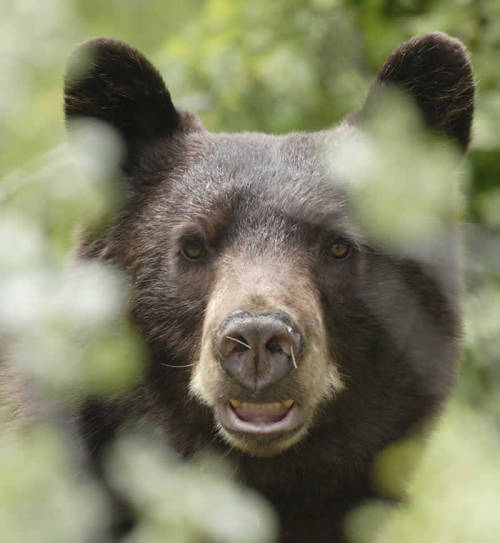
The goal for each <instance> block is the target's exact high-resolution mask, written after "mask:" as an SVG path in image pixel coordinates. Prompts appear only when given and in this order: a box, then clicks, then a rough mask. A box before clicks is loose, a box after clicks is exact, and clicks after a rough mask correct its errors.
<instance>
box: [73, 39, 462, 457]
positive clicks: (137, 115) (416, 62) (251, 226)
mask: <svg viewBox="0 0 500 543" xmlns="http://www.w3.org/2000/svg"><path fill="white" fill-rule="evenodd" d="M83 49H84V53H85V54H84V55H83V56H84V57H86V58H92V59H93V64H92V69H91V70H90V72H87V73H84V74H83V75H82V72H81V70H80V71H79V72H77V73H78V76H77V77H74V76H73V75H72V72H71V71H70V77H68V80H67V86H66V112H67V115H68V118H70V119H72V118H75V117H94V118H98V119H100V120H103V121H105V122H108V123H110V124H111V125H112V126H113V127H114V128H115V129H116V130H117V131H118V133H119V134H120V135H121V137H122V138H123V140H124V142H125V149H126V154H125V158H124V162H123V171H124V174H125V177H126V180H127V198H126V201H125V204H124V206H123V209H122V211H121V214H120V215H119V217H118V218H117V220H116V221H115V223H114V224H113V225H112V227H110V228H109V231H108V232H107V233H106V235H105V236H104V237H103V239H102V240H101V242H100V243H99V244H98V247H99V250H97V251H96V250H95V249H93V248H92V247H93V245H92V244H90V243H89V244H88V246H87V247H86V245H85V242H84V243H83V245H82V248H81V252H82V254H87V255H90V254H92V253H93V254H94V255H95V256H98V257H100V258H106V259H110V260H112V261H114V262H115V263H117V264H119V265H120V266H121V267H123V268H124V269H125V270H126V271H127V272H128V274H129V276H130V277H131V279H132V289H133V300H132V313H133V316H134V319H135V321H136V322H137V323H138V324H139V326H140V328H141V330H142V331H143V333H144V336H145V339H146V341H147V343H148V345H149V346H150V348H151V352H152V357H151V364H152V367H151V369H150V378H151V379H153V380H154V381H155V386H156V390H157V391H158V396H159V397H160V403H161V401H162V399H161V396H162V390H165V391H167V390H168V389H169V387H168V386H167V384H166V383H167V382H168V381H172V380H175V381H176V382H178V383H179V387H177V391H178V390H179V389H181V390H183V391H184V399H183V400H182V401H188V402H189V401H195V402H197V403H199V404H200V405H201V406H205V408H206V407H208V409H209V412H210V413H211V415H212V417H213V421H214V426H215V427H216V428H217V429H218V431H219V432H220V434H221V435H222V436H223V438H224V439H225V440H226V441H227V442H228V443H229V444H230V445H231V446H234V447H236V448H238V449H241V450H243V451H245V452H247V453H250V454H252V455H257V456H272V455H275V454H278V453H280V452H282V451H284V450H285V449H287V448H290V447H291V446H292V445H293V444H295V443H296V442H298V441H300V440H302V439H303V438H304V437H305V436H306V435H307V434H308V432H309V431H310V430H311V429H312V428H314V427H315V426H316V425H317V424H318V420H319V421H321V420H323V422H324V420H326V419H328V420H331V421H333V422H332V424H338V425H341V424H346V425H348V424H351V422H349V421H350V420H352V421H354V420H356V416H358V415H359V414H360V413H365V415H364V419H365V420H367V421H368V420H369V419H370V417H371V416H375V415H372V414H371V413H374V414H376V413H377V412H378V411H377V410H379V409H380V408H379V405H380V404H384V401H383V399H384V398H386V400H387V402H388V403H390V405H389V406H384V409H389V410H393V411H394V414H393V415H392V416H393V418H394V419H396V418H397V417H398V416H399V414H398V413H397V411H398V409H399V408H400V407H402V406H403V405H404V402H405V401H406V398H405V394H406V395H412V394H414V395H419V394H420V395H421V396H422V397H428V398H431V397H433V398H438V399H439V397H440V396H442V395H444V389H446V388H447V386H448V384H449V382H450V381H451V380H452V376H453V367H454V364H455V361H456V358H457V346H456V333H457V327H458V317H457V310H456V307H455V305H454V303H453V300H452V299H450V296H449V293H446V292H444V293H443V291H442V288H441V287H440V285H439V284H437V283H436V281H434V280H433V279H432V277H429V276H428V275H427V274H426V272H425V270H424V269H422V268H421V267H420V266H419V265H418V263H415V262H406V261H403V260H401V259H398V258H396V257H395V256H394V255H388V254H385V253H384V252H383V251H381V250H380V249H379V248H378V247H376V246H374V244H373V243H372V242H371V241H370V239H369V236H367V235H366V233H365V234H363V233H362V232H361V230H360V228H359V227H358V226H357V225H356V224H355V222H354V220H353V217H352V216H351V215H352V214H351V210H350V208H349V203H348V198H347V195H346V194H345V193H344V192H343V190H342V189H341V188H340V185H339V184H337V183H336V182H335V179H332V177H331V175H327V174H326V168H325V164H324V155H325V148H329V147H332V146H333V147H335V146H336V145H337V144H339V143H342V142H344V141H345V140H346V139H349V138H351V139H356V133H357V128H356V127H355V126H354V120H352V121H351V122H347V123H343V124H341V125H340V126H339V127H338V128H337V129H335V130H333V131H328V132H319V133H315V134H290V135H285V136H269V135H264V134H233V135H228V134H210V133H207V132H206V131H204V130H203V129H202V128H201V127H200V125H199V123H198V122H197V121H196V120H195V119H193V118H192V117H191V116H190V115H188V114H185V113H182V112H179V111H178V110H176V109H175V108H174V106H173V105H172V103H171V101H170V96H169V94H168V91H167V90H166V89H165V87H164V84H163V81H162V80H161V78H160V76H159V75H158V73H157V72H156V71H155V70H154V68H153V67H152V66H151V65H150V64H149V63H148V62H147V61H146V60H145V59H144V58H143V57H142V56H141V55H140V54H139V53H137V52H136V51H134V50H132V49H130V48H129V47H128V46H126V45H124V44H122V43H120V42H116V41H113V40H94V41H91V42H89V43H88V44H86V45H84V46H83ZM398 51H399V52H398ZM398 51H396V53H394V54H393V56H392V57H390V59H389V60H388V62H387V63H386V65H385V66H384V68H383V69H382V70H381V72H380V74H379V80H378V85H380V84H381V83H382V82H385V81H392V82H395V83H397V84H398V85H399V86H401V87H402V88H404V89H406V90H408V92H410V94H411V96H412V97H413V98H414V99H415V101H416V103H417V105H418V106H419V107H420V109H421V111H422V113H423V116H424V118H425V120H426V121H427V123H428V125H429V126H430V128H433V129H436V130H438V131H440V132H442V133H443V134H445V135H446V136H448V137H449V138H451V139H454V140H455V141H457V142H458V143H459V144H460V145H462V147H463V148H465V147H466V146H467V143H468V138H469V130H470V120H471V115H472V95H473V94H472V93H473V85H472V79H471V74H470V68H469V65H468V62H467V60H466V57H465V54H464V50H463V48H462V46H461V45H460V44H459V43H458V42H456V41H455V40H452V39H450V38H447V37H445V36H443V35H440V34H432V35H429V36H424V37H422V38H419V39H416V40H413V42H408V43H407V44H404V45H403V46H401V48H400V50H398ZM429 52H430V53H432V54H430V53H429ZM436 53H438V54H437V55H436ZM394 55H396V57H394ZM412 55H413V56H412ZM77 58H78V57H77ZM395 58H396V60H398V61H399V62H396V61H395ZM401 59H403V60H404V62H403V61H402V60H401ZM436 63H437V64H439V66H441V67H442V68H443V67H446V70H445V69H443V74H444V75H443V77H442V78H439V77H436V73H437V72H436ZM395 67H397V69H396V68H395ZM424 68H426V69H424ZM431 74H432V75H431ZM450 74H453V75H452V76H451V75H450ZM431 77H432V78H433V81H434V85H433V86H432V87H429V78H431ZM436 82H437V83H436ZM117 89H118V90H117ZM453 89H454V90H453ZM452 90H453V92H452ZM446 93H448V96H449V101H448V102H447V103H446V104H444V106H443V101H442V96H444V95H446ZM374 95H376V86H375V89H374V92H372V94H371V95H370V99H369V100H368V104H369V103H370V101H371V100H372V101H373V100H374V99H375V98H374V97H373V96H374ZM438 106H439V107H438ZM439 108H441V111H439ZM449 250H450V253H453V252H454V246H453V244H451V246H450V247H449ZM451 260H453V259H452V258H451ZM450 274H451V277H450V283H451V284H452V285H454V284H455V283H456V277H454V276H455V275H456V269H455V268H454V267H453V266H452V268H451V269H450ZM453 290H454V286H451V287H450V291H453ZM423 322H425V323H426V324H425V325H424V324H423ZM429 323H430V324H429ZM424 328H425V330H424ZM424 332H425V341H424V340H423V337H424ZM435 365H439V367H440V369H439V370H438V371H436V373H435V376H434V378H433V383H432V385H431V386H428V385H426V384H424V379H422V377H421V374H422V372H423V373H425V371H426V369H427V368H431V367H434V366H435ZM163 386H164V388H163V389H162V387H163ZM165 394H167V393H166V392H165ZM187 397H189V398H191V399H190V400H186V398H187ZM179 398H182V394H180V395H179ZM179 398H177V401H181V400H180V399H179ZM165 403H166V404H167V403H168V398H165ZM188 420H189V419H187V424H189V422H188Z"/></svg>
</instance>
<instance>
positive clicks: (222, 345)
mask: <svg viewBox="0 0 500 543" xmlns="http://www.w3.org/2000/svg"><path fill="white" fill-rule="evenodd" d="M302 343H303V340H302V335H301V333H300V332H299V330H298V327H297V325H296V324H295V322H294V321H293V319H292V317H291V316H290V315H289V314H288V313H285V312H284V311H280V310H266V311H245V310H237V311H233V312H232V313H230V314H229V315H227V317H226V318H225V319H224V322H223V323H222V325H221V327H220V328H219V330H218V331H217V332H216V334H215V335H214V350H215V352H216V354H217V357H218V359H219V362H220V364H221V366H222V367H223V368H224V370H225V371H226V373H227V374H228V375H229V376H230V377H232V378H233V379H234V380H235V381H236V382H237V383H238V384H240V385H241V386H243V387H244V388H246V389H248V390H251V391H252V392H261V391H262V390H264V389H266V388H268V387H271V386H272V385H274V384H276V383H278V382H279V381H281V380H282V379H283V378H284V377H285V376H286V375H288V373H289V372H290V371H291V370H292V369H293V368H296V367H297V365H298V363H299V361H300V355H301V353H302Z"/></svg>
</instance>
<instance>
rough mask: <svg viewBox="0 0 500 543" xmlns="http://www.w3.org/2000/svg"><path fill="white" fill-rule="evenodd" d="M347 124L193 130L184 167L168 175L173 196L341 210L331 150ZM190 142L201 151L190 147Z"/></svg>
mask: <svg viewBox="0 0 500 543" xmlns="http://www.w3.org/2000/svg"><path fill="white" fill-rule="evenodd" d="M345 133H346V129H345V128H344V127H343V126H340V127H338V128H337V129H335V130H329V131H323V132H313V133H305V132H298V133H291V134H285V135H269V134H261V133H239V134H210V133H205V134H202V135H194V136H193V141H192V142H191V143H190V141H189V139H188V141H187V149H188V153H187V156H186V160H185V161H184V163H183V164H182V172H181V173H180V174H177V175H174V176H173V177H172V178H171V179H170V180H168V181H167V183H168V184H169V185H170V186H169V193H170V198H172V199H178V200H179V201H183V202H189V201H193V200H194V201H198V200H200V199H203V200H204V207H205V208H206V209H208V207H209V204H210V201H212V200H218V199H220V198H223V199H229V200H232V202H235V201H236V200H238V201H241V200H242V199H253V200H256V201H257V202H260V203H263V202H268V203H278V204H279V207H286V206H287V205H288V206H289V207H290V206H291V207H296V206H304V207H312V208H313V209H315V210H319V209H322V210H324V211H325V212H326V213H331V212H334V211H337V210H338V209H339V208H340V207H342V205H343V202H344V200H345V198H344V197H343V190H342V187H341V183H340V182H339V179H336V178H335V175H332V169H331V167H330V158H331V157H330V155H331V153H330V151H331V150H332V149H334V148H335V147H336V146H337V145H338V144H337V142H338V141H343V140H345V139H346V135H345ZM190 147H191V148H193V149H195V150H196V152H193V153H190V152H189V150H190Z"/></svg>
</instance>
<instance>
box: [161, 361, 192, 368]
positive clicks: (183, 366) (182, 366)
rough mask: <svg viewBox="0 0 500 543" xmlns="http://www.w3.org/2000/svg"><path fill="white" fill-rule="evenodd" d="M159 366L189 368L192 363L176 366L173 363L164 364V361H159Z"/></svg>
mask: <svg viewBox="0 0 500 543" xmlns="http://www.w3.org/2000/svg"><path fill="white" fill-rule="evenodd" d="M160 366H167V368H190V367H191V366H194V364H184V365H179V366H176V365H175V364H165V363H164V362H160Z"/></svg>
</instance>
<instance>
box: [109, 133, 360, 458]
mask: <svg viewBox="0 0 500 543" xmlns="http://www.w3.org/2000/svg"><path fill="white" fill-rule="evenodd" d="M329 137H330V138H331V135H329ZM339 137H342V130H339ZM325 138H326V135H322V136H321V135H320V136H319V137H318V136H317V135H305V134H304V135H298V134H296V135H291V136H283V137H273V136H264V135H242V136H226V135H221V136H210V137H207V136H206V135H203V134H195V135H192V136H190V138H188V141H187V142H186V144H187V147H188V148H195V149H197V153H196V156H191V157H190V159H189V161H188V163H187V164H183V165H182V167H181V168H180V170H181V171H179V172H178V173H172V172H168V171H166V172H165V177H166V178H167V179H166V180H165V181H164V182H161V183H159V184H158V185H157V187H156V188H155V190H154V191H153V192H152V193H151V194H150V195H149V196H148V198H147V201H146V202H145V204H144V207H143V208H142V209H141V213H140V215H139V216H137V218H136V221H137V225H138V232H140V233H139V235H138V237H137V238H136V239H134V240H133V242H132V243H133V246H134V249H133V250H132V251H131V252H132V254H133V256H132V257H131V258H132V262H133V263H132V264H131V265H132V266H134V271H133V275H134V276H135V277H136V285H137V290H136V299H137V302H136V315H137V318H138V320H139V321H140V322H141V325H142V327H143V329H145V330H147V331H149V332H150V333H151V334H152V337H151V339H152V340H153V341H157V342H162V343H163V344H165V345H168V346H169V349H170V350H172V351H174V352H175V353H176V355H177V357H178V358H179V359H180V362H179V364H182V365H185V364H193V366H192V369H191V376H190V383H189V391H190V393H191V394H193V395H194V396H195V397H196V398H197V399H198V400H199V401H201V402H203V403H204V404H206V405H208V406H209V407H210V408H211V409H212V410H213V412H214V416H215V420H216V424H217V426H218V428H219V429H220V431H221V433H222V434H223V436H224V437H225V438H226V439H228V440H229V441H230V443H231V444H233V445H236V446H238V447H240V448H242V449H244V450H246V451H249V452H251V453H253V454H259V455H264V454H265V455H267V454H273V453H276V452H279V451H280V450H281V449H283V448H285V447H287V446H289V445H291V444H292V443H294V442H295V441H296V440H298V439H300V437H301V436H303V435H304V434H305V432H306V431H307V428H308V426H309V425H310V424H311V422H312V420H313V416H314V413H315V412H316V410H317V408H318V407H319V406H320V405H321V404H322V403H324V402H328V401H329V400H331V399H332V398H334V396H335V395H336V394H338V393H340V392H341V390H342V389H343V387H344V384H343V381H342V378H341V375H340V365H339V361H338V360H337V358H338V356H339V354H338V353H337V351H338V348H337V347H336V344H337V343H339V342H340V340H341V338H339V341H338V342H337V341H336V339H335V330H331V329H330V330H329V329H327V325H326V323H325V311H327V312H329V306H330V304H333V303H334V300H336V303H337V304H339V303H341V299H342V298H343V296H344V293H345V292H346V291H348V290H350V291H352V292H355V291H356V283H357V277H358V272H359V268H360V266H361V265H362V258H360V253H361V251H360V243H361V240H360V239H359V236H356V234H355V232H354V230H353V229H352V228H350V227H349V224H348V218H347V215H346V210H345V209H344V207H345V206H344V203H343V202H345V198H343V197H342V196H341V195H340V193H339V192H338V190H335V188H334V187H333V186H331V183H329V182H328V181H327V180H326V179H324V178H323V175H322V170H323V168H322V165H321V163H320V161H319V158H318V157H320V156H321V155H320V154H319V153H318V150H319V148H320V146H321V145H323V144H324V140H325ZM190 139H191V140H192V141H189V140H190ZM174 172H175V168H174ZM304 179H307V180H308V182H307V184H304ZM146 224H147V228H145V226H144V225H146ZM127 227H128V228H129V227H130V221H127ZM123 235H124V234H120V237H122V236H123ZM132 243H131V242H130V241H129V242H127V245H129V246H130V245H132ZM140 247H143V248H144V247H147V248H148V249H147V250H148V253H150V257H151V256H152V255H158V256H159V262H158V265H157V266H155V268H154V272H153V273H152V270H151V267H150V263H149V260H148V258H147V257H146V256H144V258H138V255H140V254H142V252H143V251H142V250H141V251H140ZM139 251H140V252H139ZM146 277H147V279H146ZM142 285H144V288H143V287H142ZM152 292H154V293H155V297H152V296H151V293H152ZM325 304H328V305H327V306H326V307H325ZM159 311H161V312H162V313H163V314H164V315H168V318H166V319H165V321H164V326H165V327H166V329H161V330H159V331H156V329H157V328H158V322H157V319H158V316H157V315H158V312H159ZM155 336H156V337H155ZM181 353H182V355H181ZM170 363H171V364H173V363H172V362H170ZM166 371H169V370H166ZM170 371H172V370H170Z"/></svg>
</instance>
